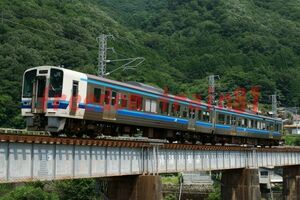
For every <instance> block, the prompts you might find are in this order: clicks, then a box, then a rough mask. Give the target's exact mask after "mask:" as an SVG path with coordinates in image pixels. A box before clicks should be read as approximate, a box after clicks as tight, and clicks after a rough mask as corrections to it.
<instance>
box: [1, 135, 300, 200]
mask: <svg viewBox="0 0 300 200" xmlns="http://www.w3.org/2000/svg"><path fill="white" fill-rule="evenodd" d="M259 167H283V174H284V176H283V179H284V196H285V198H286V199H300V148H292V147H273V148H251V147H238V146H210V145H192V144H168V143H166V142H165V141H162V140H151V139H146V138H133V139H132V138H126V137H121V138H111V137H100V138H96V139H88V138H82V139H77V138H66V137H50V136H48V135H42V134H40V133H36V132H35V133H30V132H24V131H19V130H10V129H2V130H0V183H9V182H28V181H36V180H41V181H44V180H60V179H75V178H104V177H106V178H107V180H108V181H109V183H110V184H109V187H108V196H109V198H110V199H160V195H161V189H160V185H161V183H160V179H159V176H158V174H161V173H174V172H196V171H221V172H222V180H221V182H222V197H223V199H259V195H260V190H259V181H258V168H259Z"/></svg>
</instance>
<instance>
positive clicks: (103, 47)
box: [97, 34, 113, 77]
mask: <svg viewBox="0 0 300 200" xmlns="http://www.w3.org/2000/svg"><path fill="white" fill-rule="evenodd" d="M110 37H111V38H113V36H112V35H105V34H101V35H100V36H99V37H97V41H98V43H99V54H98V76H101V77H103V76H105V74H106V61H107V60H106V56H107V49H109V48H107V39H108V38H110Z"/></svg>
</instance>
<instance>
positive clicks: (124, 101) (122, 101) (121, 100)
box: [119, 94, 127, 108]
mask: <svg viewBox="0 0 300 200" xmlns="http://www.w3.org/2000/svg"><path fill="white" fill-rule="evenodd" d="M120 96H121V98H119V105H120V107H121V108H126V107H127V95H126V94H120Z"/></svg>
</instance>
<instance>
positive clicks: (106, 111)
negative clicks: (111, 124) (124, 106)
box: [103, 89, 117, 120]
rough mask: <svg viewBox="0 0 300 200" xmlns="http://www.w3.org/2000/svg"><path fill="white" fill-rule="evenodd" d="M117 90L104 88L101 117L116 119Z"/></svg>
mask: <svg viewBox="0 0 300 200" xmlns="http://www.w3.org/2000/svg"><path fill="white" fill-rule="evenodd" d="M116 104H117V92H116V91H114V90H111V89H106V90H105V93H104V106H103V119H106V120H116V113H117V109H116V106H117V105H116Z"/></svg>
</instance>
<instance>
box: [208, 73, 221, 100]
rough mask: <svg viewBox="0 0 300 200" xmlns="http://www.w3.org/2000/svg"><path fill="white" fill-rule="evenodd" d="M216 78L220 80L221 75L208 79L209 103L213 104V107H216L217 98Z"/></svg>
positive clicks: (211, 76)
mask: <svg viewBox="0 0 300 200" xmlns="http://www.w3.org/2000/svg"><path fill="white" fill-rule="evenodd" d="M215 77H217V78H218V79H220V76H219V75H210V76H209V77H208V95H209V103H211V104H212V105H215V103H216V102H215V101H216V100H215V98H216V94H215V91H216V81H215Z"/></svg>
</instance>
